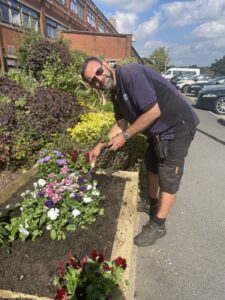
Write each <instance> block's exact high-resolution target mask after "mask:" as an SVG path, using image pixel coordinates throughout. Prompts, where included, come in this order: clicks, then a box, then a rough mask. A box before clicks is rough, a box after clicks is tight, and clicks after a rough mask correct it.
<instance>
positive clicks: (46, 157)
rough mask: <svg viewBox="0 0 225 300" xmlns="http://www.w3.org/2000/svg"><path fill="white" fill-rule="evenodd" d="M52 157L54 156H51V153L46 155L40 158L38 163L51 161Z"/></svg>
mask: <svg viewBox="0 0 225 300" xmlns="http://www.w3.org/2000/svg"><path fill="white" fill-rule="evenodd" d="M51 158H52V157H51V156H50V155H48V156H45V157H43V158H41V159H39V160H38V161H37V163H38V164H43V163H45V162H47V161H49V160H50V159H51Z"/></svg>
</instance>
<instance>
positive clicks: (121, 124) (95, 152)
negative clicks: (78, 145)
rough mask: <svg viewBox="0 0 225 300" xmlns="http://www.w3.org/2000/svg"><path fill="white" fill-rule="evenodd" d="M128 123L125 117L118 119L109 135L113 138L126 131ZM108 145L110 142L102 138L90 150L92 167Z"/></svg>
mask: <svg viewBox="0 0 225 300" xmlns="http://www.w3.org/2000/svg"><path fill="white" fill-rule="evenodd" d="M127 125H128V123H127V121H126V120H125V119H121V120H118V121H116V123H115V124H114V125H113V126H112V127H111V129H110V130H109V132H108V134H107V136H108V137H109V139H110V140H111V139H112V138H114V137H116V136H117V135H119V134H121V133H122V132H123V131H125V130H126V129H127ZM106 147H108V143H107V142H104V141H101V140H100V141H99V142H98V143H97V144H96V145H95V147H94V148H93V149H92V150H90V151H89V160H90V164H91V166H92V167H93V166H94V165H95V163H96V160H97V158H98V156H99V155H100V153H101V151H102V150H103V149H104V148H106Z"/></svg>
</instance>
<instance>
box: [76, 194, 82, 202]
mask: <svg viewBox="0 0 225 300" xmlns="http://www.w3.org/2000/svg"><path fill="white" fill-rule="evenodd" d="M74 199H75V200H77V201H81V200H82V199H83V196H82V195H80V194H75V196H74Z"/></svg>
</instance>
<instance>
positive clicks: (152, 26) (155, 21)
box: [134, 13, 160, 40]
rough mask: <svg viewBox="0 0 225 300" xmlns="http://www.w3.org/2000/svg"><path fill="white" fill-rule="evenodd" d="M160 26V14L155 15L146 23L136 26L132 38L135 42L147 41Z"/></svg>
mask: <svg viewBox="0 0 225 300" xmlns="http://www.w3.org/2000/svg"><path fill="white" fill-rule="evenodd" d="M159 25H160V14H157V13H155V15H154V16H153V17H152V18H151V19H150V20H149V21H146V22H143V23H141V24H139V25H138V27H137V29H136V30H135V31H134V37H135V39H136V40H141V39H143V40H144V39H147V38H148V37H149V36H152V35H153V34H154V33H156V31H157V30H158V27H159Z"/></svg>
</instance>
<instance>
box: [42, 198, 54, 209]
mask: <svg viewBox="0 0 225 300" xmlns="http://www.w3.org/2000/svg"><path fill="white" fill-rule="evenodd" d="M44 206H46V207H48V208H51V207H53V206H54V202H53V201H52V200H50V199H49V200H47V201H45V203H44Z"/></svg>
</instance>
